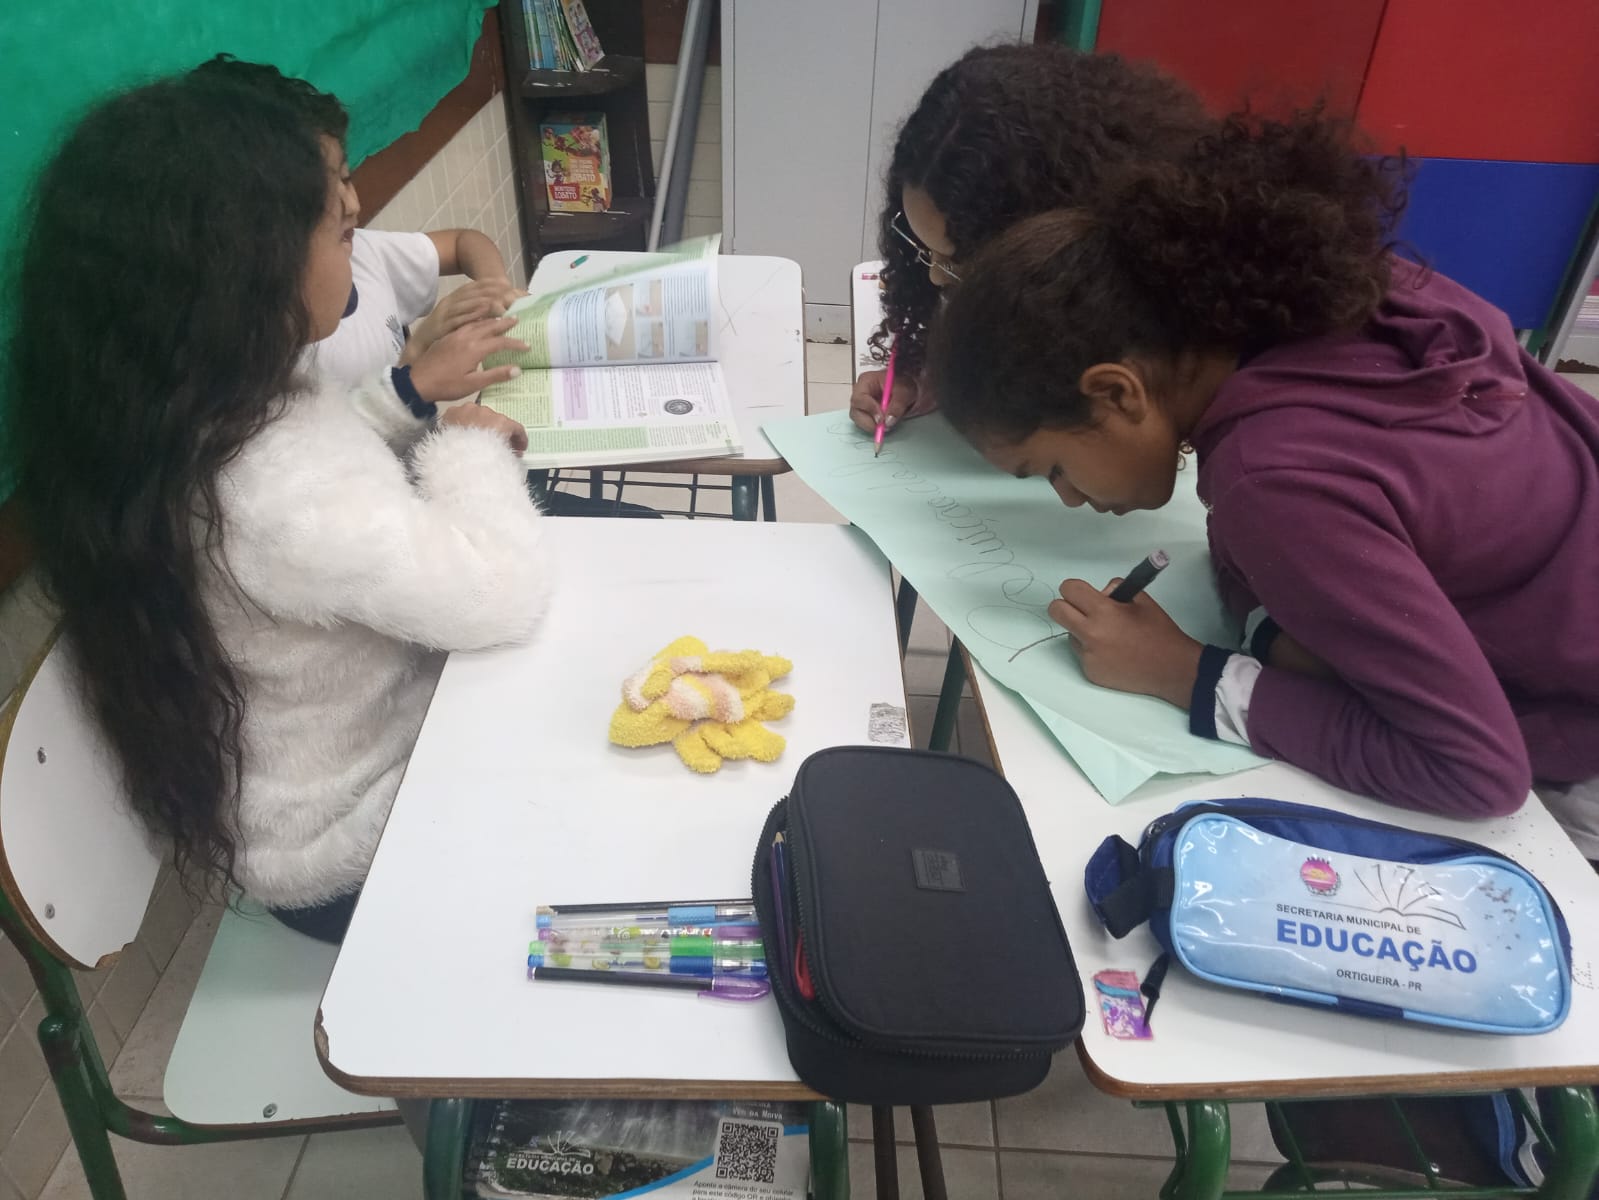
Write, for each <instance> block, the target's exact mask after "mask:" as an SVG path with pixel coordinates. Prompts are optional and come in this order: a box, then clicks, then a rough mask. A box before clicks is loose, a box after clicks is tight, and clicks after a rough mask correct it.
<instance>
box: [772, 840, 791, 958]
mask: <svg viewBox="0 0 1599 1200" xmlns="http://www.w3.org/2000/svg"><path fill="white" fill-rule="evenodd" d="M771 875H772V910H773V912H774V914H775V915H774V917H773V920H775V921H776V922H777V961H778V963H779V965H783V964H786V963H787V962H788V918H787V917H786V916H785V915H784V912H783V897H784V896H785V895H786V894H787V892H788V861H787V854H786V852H785V851H784V849H783V835H782V834H781V833H780V834H778V835H777V836H776V837H774V838H773V839H772V857H771Z"/></svg>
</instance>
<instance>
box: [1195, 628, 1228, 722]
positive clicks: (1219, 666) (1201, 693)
mask: <svg viewBox="0 0 1599 1200" xmlns="http://www.w3.org/2000/svg"><path fill="white" fill-rule="evenodd" d="M1232 656H1233V652H1232V651H1231V650H1226V649H1223V648H1222V647H1221V646H1206V647H1205V648H1204V650H1202V651H1200V655H1199V674H1198V675H1196V676H1195V677H1194V691H1193V694H1192V696H1191V697H1190V698H1189V701H1188V732H1190V733H1192V734H1194V735H1195V736H1196V737H1202V738H1209V739H1210V740H1211V741H1216V740H1217V736H1216V685H1217V684H1218V683H1220V682H1221V673H1222V672H1223V671H1224V670H1226V669H1227V660H1228V659H1229V658H1231V657H1232Z"/></svg>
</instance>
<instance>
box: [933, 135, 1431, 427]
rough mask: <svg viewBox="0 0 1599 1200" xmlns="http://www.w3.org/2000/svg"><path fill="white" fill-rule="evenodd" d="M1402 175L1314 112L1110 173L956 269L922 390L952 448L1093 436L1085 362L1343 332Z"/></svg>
mask: <svg viewBox="0 0 1599 1200" xmlns="http://www.w3.org/2000/svg"><path fill="white" fill-rule="evenodd" d="M1404 174H1405V164H1404V161H1403V160H1402V159H1372V158H1368V157H1364V156H1362V155H1360V154H1359V153H1357V152H1356V150H1355V149H1354V146H1353V131H1352V130H1351V129H1350V127H1349V126H1348V125H1347V124H1346V123H1344V122H1341V121H1336V120H1333V119H1330V118H1328V117H1327V116H1325V115H1324V114H1323V113H1322V112H1321V111H1320V110H1319V109H1318V110H1311V111H1308V112H1303V113H1300V114H1298V115H1296V116H1294V117H1293V118H1291V119H1289V120H1287V121H1281V122H1279V121H1270V120H1263V119H1259V118H1256V117H1252V116H1249V115H1247V114H1244V115H1234V116H1231V117H1227V118H1225V119H1223V120H1220V121H1218V122H1215V123H1214V125H1213V128H1212V132H1211V133H1210V134H1209V135H1208V136H1206V137H1204V138H1201V139H1200V140H1199V141H1198V142H1197V143H1196V144H1195V145H1194V147H1193V148H1192V151H1191V153H1190V154H1189V155H1188V156H1187V158H1186V160H1185V161H1183V162H1181V163H1170V162H1167V163H1141V164H1128V165H1126V166H1124V167H1121V168H1118V169H1117V170H1116V171H1115V172H1113V173H1111V174H1110V175H1108V176H1107V177H1106V179H1105V184H1104V188H1103V190H1102V192H1101V193H1100V195H1099V196H1097V197H1096V198H1094V199H1093V201H1092V202H1091V203H1090V204H1088V205H1086V206H1084V207H1080V208H1072V209H1066V210H1062V211H1059V212H1053V213H1047V214H1044V215H1042V216H1037V217H1032V218H1029V219H1028V220H1026V221H1023V222H1021V223H1019V224H1017V225H1016V226H1014V227H1012V228H1011V229H1010V230H1008V231H1007V232H1006V233H1004V234H1003V235H1002V236H1000V237H999V238H997V239H995V240H994V241H992V242H991V243H990V244H989V245H988V246H987V247H986V248H985V249H984V250H983V251H982V252H981V253H980V254H979V255H978V256H977V257H976V258H975V259H974V260H973V261H972V262H970V263H969V264H963V270H962V272H961V283H960V285H959V286H958V287H957V288H954V289H952V291H953V294H952V295H951V297H950V300H949V302H948V304H947V305H946V306H945V308H944V311H943V312H942V313H941V314H940V316H939V319H938V323H937V325H936V326H935V338H934V342H933V347H932V354H931V359H930V361H929V363H928V366H927V370H926V372H925V373H924V375H925V378H926V380H927V383H928V386H929V387H930V390H931V392H932V395H933V396H934V398H935V399H936V400H937V402H938V404H939V407H940V409H941V410H942V411H943V412H944V414H945V415H946V416H947V417H948V418H949V420H950V422H951V423H952V424H953V425H954V426H955V427H956V428H957V429H959V430H960V431H961V432H962V433H963V434H964V435H965V436H966V437H967V438H968V439H969V440H971V441H973V442H975V443H977V444H979V445H993V444H1002V445H1005V444H1009V445H1014V444H1015V443H1017V442H1020V441H1022V440H1024V439H1025V438H1027V437H1028V436H1030V435H1031V434H1032V433H1034V432H1035V431H1037V430H1039V429H1041V428H1073V427H1080V426H1085V425H1089V424H1092V423H1093V420H1094V412H1093V409H1092V405H1091V402H1090V401H1089V399H1088V398H1087V397H1086V396H1084V395H1083V393H1082V391H1081V390H1080V388H1079V387H1078V381H1079V380H1080V379H1081V377H1082V374H1083V372H1084V371H1085V370H1087V369H1088V368H1089V367H1090V366H1093V365H1094V364H1096V363H1101V362H1127V361H1135V362H1139V363H1141V364H1143V365H1144V366H1145V367H1146V368H1147V369H1148V370H1149V372H1150V374H1151V377H1152V378H1155V379H1157V380H1158V379H1159V378H1160V377H1161V373H1162V371H1164V370H1166V369H1167V368H1169V367H1170V366H1171V365H1173V364H1174V363H1175V361H1176V359H1177V358H1178V356H1179V355H1180V354H1181V353H1182V352H1183V351H1186V350H1223V351H1232V352H1238V353H1242V354H1250V353H1254V352H1258V351H1260V350H1263V349H1266V348H1268V347H1270V346H1273V345H1276V344H1279V343H1282V342H1288V341H1294V340H1298V339H1302V338H1310V337H1316V336H1318V335H1321V334H1327V333H1332V332H1334V331H1337V330H1340V329H1347V328H1353V327H1356V326H1358V325H1359V324H1360V323H1361V322H1362V321H1364V320H1365V319H1366V318H1367V317H1368V316H1369V315H1370V314H1371V313H1372V311H1373V310H1374V309H1375V308H1376V306H1377V304H1378V302H1379V301H1380V300H1381V299H1382V297H1383V295H1384V294H1385V293H1386V291H1387V289H1388V284H1389V274H1390V261H1391V260H1390V258H1389V253H1388V252H1389V249H1390V248H1391V246H1392V242H1391V241H1390V234H1391V231H1392V230H1393V228H1394V226H1395V224H1396V223H1397V220H1398V217H1399V215H1400V213H1401V212H1402V210H1403V207H1404V198H1405V189H1404Z"/></svg>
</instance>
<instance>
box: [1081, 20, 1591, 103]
mask: <svg viewBox="0 0 1599 1200" xmlns="http://www.w3.org/2000/svg"><path fill="white" fill-rule="evenodd" d="M1396 2H1397V0H1396ZM1585 2H1588V3H1593V4H1594V5H1595V6H1596V7H1599V0H1585ZM1383 4H1384V0H1199V2H1197V3H1196V0H1104V7H1103V8H1102V9H1101V10H1100V17H1099V38H1098V42H1097V44H1096V48H1097V49H1099V50H1106V51H1114V52H1115V53H1118V54H1122V55H1125V56H1126V57H1128V58H1132V59H1138V60H1141V61H1147V62H1153V63H1155V64H1156V65H1157V66H1159V67H1162V68H1164V69H1165V70H1166V71H1168V72H1170V73H1171V74H1173V75H1175V76H1177V77H1178V78H1179V79H1181V80H1183V81H1184V82H1185V83H1187V84H1188V85H1189V86H1190V87H1193V88H1194V89H1195V90H1196V91H1198V92H1199V94H1200V95H1201V96H1202V97H1203V98H1204V100H1205V102H1206V103H1207V104H1208V105H1210V107H1211V108H1212V109H1213V110H1215V111H1217V112H1230V111H1232V110H1234V109H1237V108H1239V107H1240V106H1241V105H1242V104H1243V103H1244V101H1245V100H1249V101H1250V102H1251V103H1252V105H1253V106H1254V108H1255V109H1256V110H1257V111H1259V112H1265V113H1272V114H1282V113H1284V112H1287V111H1290V110H1292V109H1293V108H1296V107H1303V106H1305V105H1307V104H1310V103H1313V102H1314V101H1315V100H1317V99H1318V98H1322V97H1325V98H1326V100H1327V102H1328V105H1329V108H1330V109H1331V110H1332V111H1333V112H1336V113H1338V114H1340V115H1342V116H1352V115H1354V112H1355V105H1356V101H1357V100H1358V98H1359V96H1360V83H1361V79H1362V77H1363V76H1364V75H1365V71H1366V64H1367V62H1368V60H1369V59H1370V57H1371V52H1372V46H1373V44H1374V43H1375V41H1376V39H1377V29H1378V25H1379V24H1380V22H1381V20H1382V12H1383Z"/></svg>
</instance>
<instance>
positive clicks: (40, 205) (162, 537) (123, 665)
mask: <svg viewBox="0 0 1599 1200" xmlns="http://www.w3.org/2000/svg"><path fill="white" fill-rule="evenodd" d="M306 99H307V85H304V84H301V83H298V82H297V81H293V80H288V79H285V78H284V77H282V76H280V75H278V74H277V72H276V71H273V70H272V69H271V68H265V67H256V66H253V65H251V64H246V63H228V62H212V63H208V64H206V65H205V66H203V67H200V68H198V69H196V70H194V71H192V72H190V73H189V74H187V75H183V76H179V77H176V78H171V79H167V80H163V81H160V82H156V83H152V84H149V85H147V86H144V87H140V88H137V89H135V90H133V91H129V92H126V93H123V94H121V95H118V96H115V97H113V98H111V99H109V100H106V101H104V102H102V103H101V104H100V105H99V106H98V107H96V108H95V109H93V110H92V111H91V112H90V113H89V114H88V115H87V116H85V117H84V118H83V120H82V121H81V122H80V123H79V124H78V126H77V127H76V128H75V129H73V130H72V131H71V133H70V134H69V135H68V136H67V138H66V140H65V141H64V142H63V143H62V145H61V146H60V148H59V149H58V150H57V152H56V154H55V156H54V158H53V159H52V160H51V161H50V162H49V163H48V164H47V165H46V167H45V168H44V170H43V173H42V174H41V176H40V177H39V179H38V181H37V183H36V185H35V189H34V192H33V196H32V199H31V207H30V210H29V214H28V217H27V220H26V221H25V222H24V234H23V236H24V241H23V244H22V247H21V249H20V253H19V255H18V260H19V265H18V267H17V282H16V289H17V297H18V304H17V309H18V317H17V321H16V323H15V325H14V327H13V331H12V338H11V343H10V346H9V355H8V359H7V367H6V369H7V371H8V373H9V379H8V380H7V383H8V385H9V394H10V395H11V396H13V397H15V398H16V400H17V405H16V409H15V414H16V425H17V434H18V440H19V447H18V448H19V451H20V455H21V459H22V471H23V477H22V491H21V495H22V497H23V501H24V504H25V511H26V513H27V517H28V522H29V526H30V532H31V533H32V536H33V539H34V543H35V546H36V549H37V552H38V559H39V563H40V566H41V569H42V573H43V578H44V582H45V584H46V587H47V589H48V590H49V592H50V593H51V595H52V597H53V599H54V600H55V601H56V603H57V604H58V605H59V606H60V608H61V612H62V626H63V632H64V635H65V637H66V639H67V644H69V645H70V646H71V648H72V651H73V655H74V659H75V664H76V669H77V674H78V678H79V681H80V686H81V688H82V690H83V693H84V696H85V699H86V701H87V705H88V707H89V709H90V711H91V712H92V713H93V714H94V716H95V718H96V719H97V721H98V723H99V724H100V726H101V727H102V729H103V730H104V732H105V734H106V736H107V739H108V741H109V744H110V746H111V747H112V749H113V750H114V752H115V754H116V756H117V758H118V760H119V761H120V764H121V766H122V768H123V779H124V786H125V788H126V792H127V795H128V798H129V802H130V805H131V807H132V808H133V810H134V811H136V812H137V813H138V814H139V816H140V817H141V818H142V819H143V820H144V821H145V823H146V824H147V825H148V826H149V827H150V828H151V829H152V830H153V831H155V832H156V833H158V834H160V835H164V836H165V837H166V838H168V839H170V841H171V843H172V844H173V846H174V848H175V856H176V860H177V862H178V864H179V866H180V867H182V868H184V869H185V878H186V880H188V881H189V882H190V883H191V884H198V883H201V882H205V883H208V884H215V883H217V882H219V881H222V880H231V879H232V877H233V866H234V862H235V858H236V853H237V844H236V834H235V832H234V824H233V813H234V808H235V805H236V803H237V799H238V794H239V780H240V776H241V773H242V770H243V763H244V746H243V737H242V727H243V721H244V709H245V696H244V694H243V691H242V688H241V684H240V680H239V676H238V673H237V671H236V669H235V667H234V665H233V664H232V663H231V662H230V661H229V659H228V656H227V653H226V651H225V650H224V648H223V646H222V645H221V643H220V641H219V639H218V637H217V634H216V630H215V628H214V626H213V623H212V621H211V619H210V617H209V615H208V613H207V610H206V605H205V601H204V597H203V595H202V591H203V588H204V584H203V580H204V578H205V576H204V571H203V569H202V568H203V566H204V562H203V561H202V556H204V558H205V559H207V560H209V562H210V563H211V564H212V565H214V566H219V567H220V564H221V562H222V553H221V552H222V545H221V534H220V531H219V529H218V526H217V523H216V521H215V520H214V519H212V514H214V513H216V512H217V511H218V505H217V479H218V474H219V472H220V471H221V469H222V468H223V467H224V466H225V465H226V464H227V463H228V462H229V461H230V460H232V459H233V458H234V456H235V455H236V454H238V452H239V450H240V449H241V447H243V446H244V444H245V443H246V442H247V441H248V440H249V439H250V438H251V437H252V436H253V435H254V434H256V433H257V432H258V431H259V430H260V429H262V428H263V427H264V426H265V425H266V424H267V423H268V422H270V421H271V420H272V419H273V418H274V416H275V415H276V414H277V412H278V410H279V406H280V398H281V397H283V396H284V395H285V394H286V393H287V392H288V391H289V390H290V389H291V380H292V379H293V377H294V373H295V370H296V365H297V363H298V360H299V356H300V353H301V350H302V349H303V347H304V346H305V345H306V344H307V342H308V340H309V336H310V330H311V327H310V316H309V314H308V313H307V312H306V310H305V307H304V302H303V300H302V280H303V276H304V273H305V268H306V262H307V258H308V255H309V250H310V241H311V235H312V232H313V230H314V229H315V227H316V225H317V223H318V221H319V220H320V219H321V218H322V216H323V214H324V213H325V211H326V208H327V204H328V200H329V195H330V191H329V189H330V179H329V173H328V169H327V164H326V161H325V159H324V156H323V152H322V147H321V144H320V142H319V136H318V135H319V133H320V132H321V130H319V128H318V127H317V122H315V121H312V120H311V119H309V118H308V116H307V113H306V108H305V104H306ZM326 111H328V112H331V109H327V110H326Z"/></svg>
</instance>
